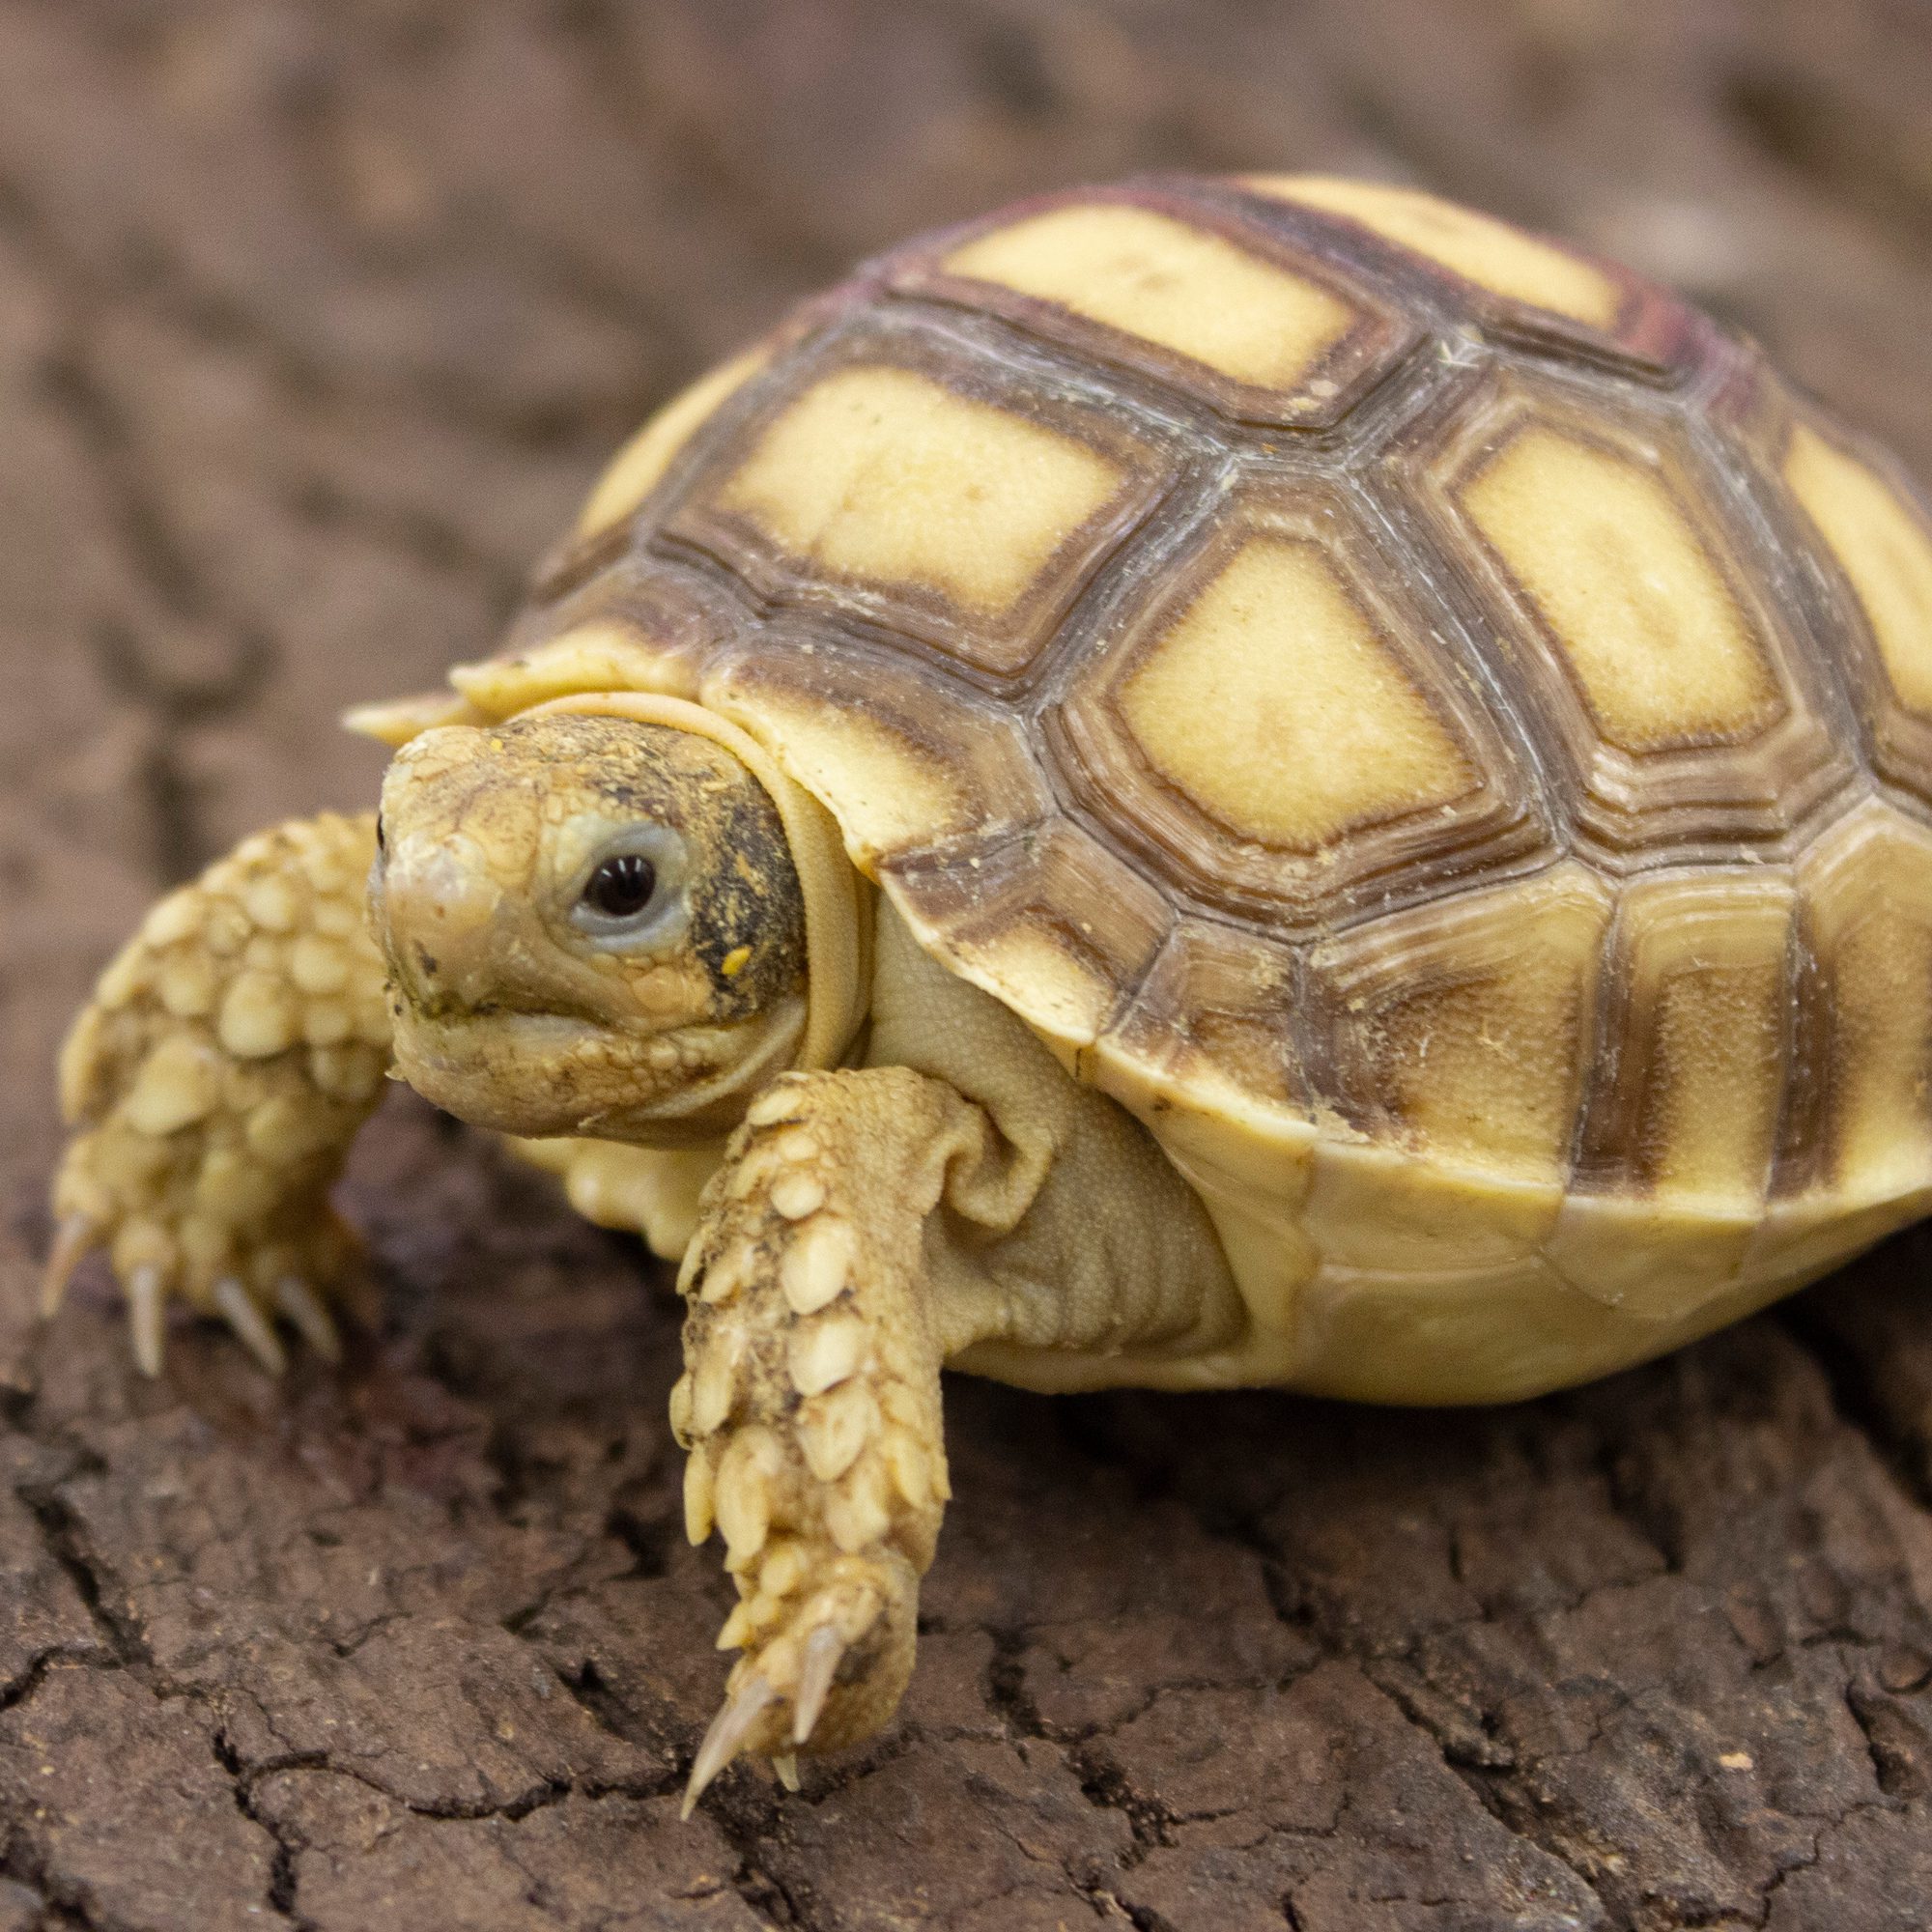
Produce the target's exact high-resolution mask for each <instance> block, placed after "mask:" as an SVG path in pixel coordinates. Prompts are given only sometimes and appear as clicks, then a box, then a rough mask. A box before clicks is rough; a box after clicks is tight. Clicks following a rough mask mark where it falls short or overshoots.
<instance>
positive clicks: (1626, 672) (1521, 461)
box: [1461, 424, 1782, 752]
mask: <svg viewBox="0 0 1932 1932" xmlns="http://www.w3.org/2000/svg"><path fill="white" fill-rule="evenodd" d="M1461 498H1462V505H1463V510H1464V512H1465V513H1466V514H1467V515H1468V517H1469V518H1470V520H1471V521H1472V522H1473V523H1474V525H1475V526H1476V528H1477V530H1478V531H1479V532H1480V533H1481V535H1482V536H1483V538H1484V539H1485V540H1486V541H1487V542H1488V543H1489V545H1490V547H1491V548H1492V550H1493V551H1494V552H1495V553H1496V554H1497V555H1498V556H1499V557H1500V558H1501V560H1502V562H1503V564H1504V566H1505V567H1506V568H1507V569H1508V571H1509V573H1510V575H1511V576H1512V577H1513V578H1514V579H1515V580H1516V582H1517V583H1518V584H1519V585H1520V588H1521V589H1522V591H1523V593H1524V594H1525V595H1526V596H1527V598H1528V599H1529V602H1530V603H1531V605H1533V606H1534V608H1535V610H1536V613H1537V615H1538V616H1539V617H1541V618H1542V620H1543V622H1544V625H1545V626H1546V628H1547V629H1548V631H1549V633H1550V634H1551V636H1552V637H1553V639H1554V640H1555V643H1556V646H1557V648H1558V649H1559V650H1560V651H1561V652H1562V653H1563V655H1564V657H1565V658H1566V659H1567V661H1568V663H1569V667H1570V668H1571V670H1572V671H1573V672H1574V673H1575V674H1576V677H1577V681H1578V683H1580V684H1581V686H1582V687H1583V691H1584V694H1585V696H1586V697H1587V699H1588V701H1589V705H1590V709H1591V711H1592V713H1593V714H1594V715H1595V717H1596V720H1597V724H1598V727H1599V728H1600V729H1601V730H1602V731H1603V733H1604V735H1605V737H1606V738H1608V739H1609V741H1610V742H1611V743H1612V744H1614V745H1617V746H1619V747H1620V748H1622V749H1623V750H1625V751H1629V752H1648V751H1655V750H1659V749H1661V748H1663V747H1666V746H1672V745H1681V744H1684V743H1687V742H1696V741H1699V740H1703V739H1706V738H1713V737H1715V738H1719V739H1731V740H1736V739H1741V738H1747V737H1749V736H1751V735H1752V734H1754V733H1755V732H1757V731H1759V730H1761V729H1762V728H1763V727H1764V726H1765V725H1769V724H1770V723H1772V722H1773V721H1774V720H1775V719H1776V717H1777V716H1778V715H1779V714H1780V711H1781V708H1782V700H1781V697H1780V695H1779V692H1778V688H1777V684H1776V680H1775V679H1774V677H1773V676H1772V673H1771V670H1770V668H1769V666H1768V665H1767V664H1766V662H1765V657H1764V653H1763V651H1762V649H1761V647H1760V645H1759V642H1758V639H1757V638H1756V636H1755V634H1754V632H1753V628H1752V626H1751V625H1750V623H1749V622H1748V621H1747V618H1746V615H1745V613H1744V611H1743V610H1742V609H1741V608H1740V606H1739V604H1738V602H1737V599H1736V597H1735V595H1734V594H1733V592H1732V590H1731V587H1730V585H1729V583H1728V582H1726V581H1725V577H1724V574H1723V572H1722V571H1721V570H1720V569H1719V565H1718V564H1717V562H1716V561H1715V560H1714V558H1713V555H1712V554H1711V552H1710V550H1709V549H1708V548H1707V547H1706V544H1705V541H1704V540H1703V538H1702V536H1701V534H1700V532H1699V530H1698V529H1697V527H1696V526H1695V525H1694V524H1692V522H1691V521H1690V516H1689V514H1688V513H1687V511H1686V510H1685V508H1684V506H1683V505H1682V504H1681V503H1680V502H1679V501H1678V500H1677V497H1675V495H1674V494H1673V493H1672V492H1671V490H1670V488H1669V486H1668V485H1667V484H1666V483H1665V482H1664V481H1663V479H1662V477H1661V476H1660V475H1659V474H1658V473H1657V472H1656V471H1655V470H1654V469H1650V468H1648V467H1647V466H1645V465H1643V464H1641V463H1639V462H1637V461H1636V460H1635V459H1634V458H1632V457H1629V456H1625V455H1622V454H1620V453H1618V452H1617V451H1615V450H1611V449H1607V448H1605V447H1604V446H1603V445H1601V444H1599V443H1596V442H1590V441H1585V440H1583V439H1582V438H1580V437H1575V436H1571V435H1568V434H1566V433H1564V432H1562V431H1560V430H1556V429H1552V428H1549V427H1548V426H1547V425H1543V424H1533V425H1531V426H1530V427H1529V428H1527V429H1524V430H1522V431H1520V433H1519V434H1518V435H1516V436H1515V437H1513V438H1511V440H1509V441H1508V442H1507V443H1505V444H1504V446H1503V448H1502V450H1501V451H1500V452H1499V453H1498V454H1497V455H1495V456H1493V457H1492V458H1491V459H1490V461H1489V462H1487V463H1486V464H1485V465H1484V466H1483V467H1482V469H1479V470H1478V471H1477V472H1476V474H1475V475H1474V476H1473V477H1472V478H1471V479H1470V480H1469V481H1468V482H1467V483H1465V484H1464V485H1463V489H1462V493H1461Z"/></svg>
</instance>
